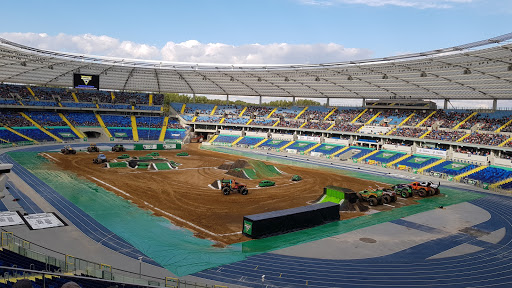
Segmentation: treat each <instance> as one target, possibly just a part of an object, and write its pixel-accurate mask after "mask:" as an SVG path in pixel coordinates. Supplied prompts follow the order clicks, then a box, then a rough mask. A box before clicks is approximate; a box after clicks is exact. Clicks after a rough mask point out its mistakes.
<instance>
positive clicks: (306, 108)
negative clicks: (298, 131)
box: [294, 107, 309, 120]
mask: <svg viewBox="0 0 512 288" xmlns="http://www.w3.org/2000/svg"><path fill="white" fill-rule="evenodd" d="M308 108H309V107H304V109H302V111H300V113H299V114H297V116H295V118H294V119H295V120H297V119H299V117H300V115H302V114H304V112H306V110H308Z"/></svg>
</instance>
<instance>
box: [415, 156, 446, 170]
mask: <svg viewBox="0 0 512 288" xmlns="http://www.w3.org/2000/svg"><path fill="white" fill-rule="evenodd" d="M445 161H446V160H444V159H439V160H437V161H436V162H434V163H432V164H430V165H427V166H425V167H421V168H420V169H418V173H419V172H423V171H425V170H427V169H430V168H432V167H434V166H437V165H439V164H441V163H443V162H445Z"/></svg>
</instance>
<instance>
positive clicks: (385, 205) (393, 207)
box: [382, 203, 395, 208]
mask: <svg viewBox="0 0 512 288" xmlns="http://www.w3.org/2000/svg"><path fill="white" fill-rule="evenodd" d="M382 205H384V206H388V207H393V208H395V206H393V205H389V204H386V203H383V204H382Z"/></svg>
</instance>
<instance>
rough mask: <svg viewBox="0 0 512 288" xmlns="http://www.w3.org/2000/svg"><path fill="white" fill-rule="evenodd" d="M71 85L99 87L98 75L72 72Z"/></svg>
mask: <svg viewBox="0 0 512 288" xmlns="http://www.w3.org/2000/svg"><path fill="white" fill-rule="evenodd" d="M73 87H75V88H77V89H95V90H99V89H100V76H99V75H88V74H76V73H75V74H73Z"/></svg>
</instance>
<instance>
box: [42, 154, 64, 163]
mask: <svg viewBox="0 0 512 288" xmlns="http://www.w3.org/2000/svg"><path fill="white" fill-rule="evenodd" d="M41 154H42V155H46V157H48V158H51V159H53V160H55V161H57V162H60V161H59V159H57V158H54V157H52V156H50V154H48V153H41Z"/></svg>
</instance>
